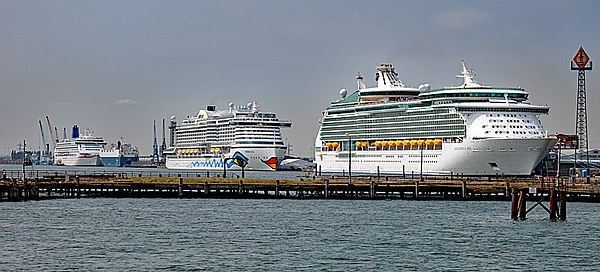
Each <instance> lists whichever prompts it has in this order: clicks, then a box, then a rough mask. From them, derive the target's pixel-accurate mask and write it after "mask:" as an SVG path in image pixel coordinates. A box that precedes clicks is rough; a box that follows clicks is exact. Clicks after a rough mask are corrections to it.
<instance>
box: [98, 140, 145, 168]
mask: <svg viewBox="0 0 600 272" xmlns="http://www.w3.org/2000/svg"><path fill="white" fill-rule="evenodd" d="M139 155H140V152H139V150H138V148H137V147H136V146H135V145H132V144H130V143H127V142H125V141H123V139H121V140H120V141H117V143H116V144H110V145H106V146H105V147H104V149H102V151H100V161H101V162H102V165H104V166H113V167H123V166H129V165H131V164H132V163H133V162H137V161H139Z"/></svg>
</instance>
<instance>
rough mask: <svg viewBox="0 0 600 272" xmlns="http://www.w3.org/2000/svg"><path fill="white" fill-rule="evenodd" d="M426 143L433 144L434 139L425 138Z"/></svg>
mask: <svg viewBox="0 0 600 272" xmlns="http://www.w3.org/2000/svg"><path fill="white" fill-rule="evenodd" d="M425 145H433V140H432V139H427V140H425Z"/></svg>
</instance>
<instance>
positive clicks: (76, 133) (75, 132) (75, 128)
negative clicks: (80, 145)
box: [71, 125, 79, 139]
mask: <svg viewBox="0 0 600 272" xmlns="http://www.w3.org/2000/svg"><path fill="white" fill-rule="evenodd" d="M71 136H72V137H71V138H73V139H76V138H79V127H78V126H77V125H73V131H72V134H71Z"/></svg>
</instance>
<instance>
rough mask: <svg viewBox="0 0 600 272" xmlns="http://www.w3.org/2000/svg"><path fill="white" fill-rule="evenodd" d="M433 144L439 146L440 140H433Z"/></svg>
mask: <svg viewBox="0 0 600 272" xmlns="http://www.w3.org/2000/svg"><path fill="white" fill-rule="evenodd" d="M433 144H434V145H440V144H442V139H435V140H433Z"/></svg>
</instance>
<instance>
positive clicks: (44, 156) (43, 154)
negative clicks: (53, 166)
mask: <svg viewBox="0 0 600 272" xmlns="http://www.w3.org/2000/svg"><path fill="white" fill-rule="evenodd" d="M38 123H39V124H40V135H41V136H42V144H43V145H44V150H40V164H48V158H49V156H50V144H47V143H46V137H45V136H44V127H43V126H42V120H38Z"/></svg>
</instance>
